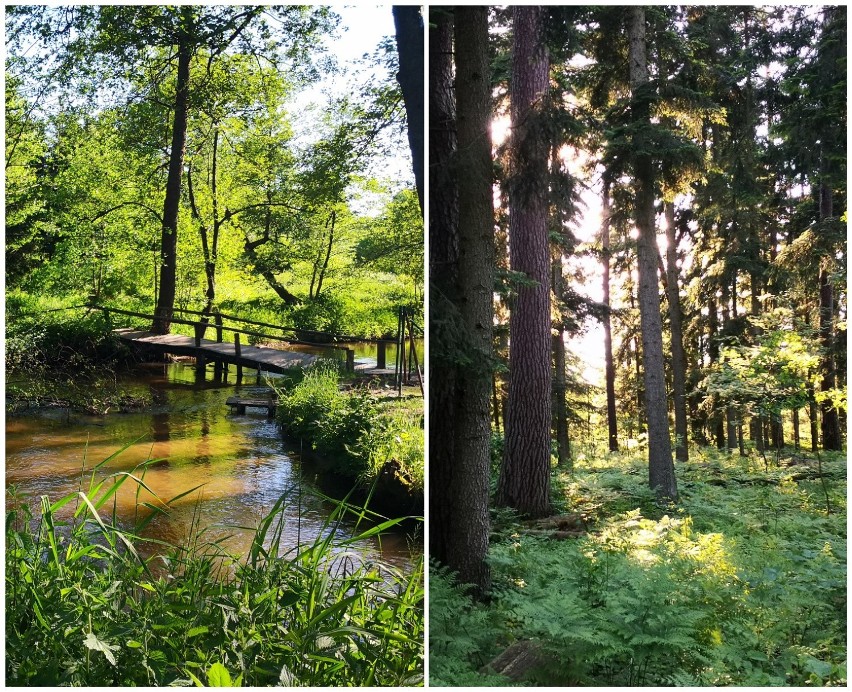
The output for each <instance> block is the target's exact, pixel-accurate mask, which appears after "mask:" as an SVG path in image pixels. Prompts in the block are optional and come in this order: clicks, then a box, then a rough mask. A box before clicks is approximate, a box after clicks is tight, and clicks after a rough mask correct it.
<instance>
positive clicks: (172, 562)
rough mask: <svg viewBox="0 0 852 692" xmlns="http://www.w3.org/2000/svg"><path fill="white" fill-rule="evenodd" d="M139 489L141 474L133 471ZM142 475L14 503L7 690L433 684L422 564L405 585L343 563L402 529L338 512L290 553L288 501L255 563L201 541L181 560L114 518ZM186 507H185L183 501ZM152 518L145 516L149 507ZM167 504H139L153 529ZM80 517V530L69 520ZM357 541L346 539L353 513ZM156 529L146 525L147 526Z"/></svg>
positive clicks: (380, 569)
mask: <svg viewBox="0 0 852 692" xmlns="http://www.w3.org/2000/svg"><path fill="white" fill-rule="evenodd" d="M135 471H136V473H137V474H139V477H140V478H141V480H137V479H134V480H131V481H130V482H131V483H133V482H137V483H139V484H140V485H142V484H143V483H144V471H143V470H142V469H136V470H135ZM131 477H132V476H131V475H130V474H126V473H121V474H116V475H114V476H111V477H108V478H107V479H105V480H104V481H103V482H101V483H100V484H98V485H97V486H96V487H92V488H90V489H89V492H80V493H78V494H73V495H69V496H68V497H65V498H62V499H60V500H59V501H57V502H54V503H53V504H51V503H50V501H49V500H48V499H47V498H43V499H42V506H41V511H40V513H39V514H38V516H35V517H33V516H32V514H31V512H30V510H29V508H28V505H27V504H26V503H21V502H20V500H21V499H22V498H16V497H14V496H13V497H12V498H11V509H10V510H9V511H8V513H7V517H6V681H7V683H8V684H10V685H47V686H57V685H82V686H102V685H117V686H137V685H143V686H160V685H192V684H196V685H206V686H210V687H227V686H241V685H247V686H265V685H275V686H277V685H285V686H293V685H309V686H349V685H392V686H399V685H415V684H418V683H420V682H422V677H423V648H422V633H423V586H422V575H423V572H422V566H421V567H418V568H415V569H413V571H412V573H411V574H410V575H409V576H403V575H402V574H401V573H400V572H399V571H398V570H396V569H394V568H392V567H389V566H387V565H382V564H377V563H363V561H361V560H360V559H359V558H357V557H354V558H353V555H352V554H350V553H349V552H347V551H348V550H349V548H350V546H352V545H353V544H355V543H357V541H359V540H363V539H364V538H366V537H369V536H373V535H376V534H379V533H381V532H382V531H384V530H386V529H387V528H389V527H390V526H392V525H393V524H394V522H385V523H382V524H376V525H370V526H369V527H367V526H366V525H365V524H361V523H360V522H361V520H363V518H364V516H365V512H364V510H358V509H353V508H350V507H347V506H346V505H345V504H340V505H339V506H338V508H337V509H336V510H335V512H333V513H332V515H331V516H330V517H329V520H328V523H327V525H326V527H325V530H324V531H322V532H320V535H319V537H318V538H317V539H316V540H315V541H314V542H313V543H312V544H306V545H301V546H298V547H297V548H294V549H291V550H289V551H287V552H283V553H282V554H281V555H280V558H279V555H278V554H279V552H282V551H281V550H280V539H281V535H282V531H283V530H284V529H285V526H284V517H285V512H284V508H285V506H286V503H287V502H288V498H287V497H286V496H285V497H282V498H281V499H280V500H279V501H278V502H277V503H276V505H275V506H274V507H273V508H272V509H271V511H270V512H269V513H268V514H267V515H266V516H265V517H264V518H263V519H262V520H261V521H260V523H259V525H258V528H257V532H256V534H255V538H254V541H253V543H252V548H251V550H250V552H249V554H248V555H245V556H240V557H237V556H231V555H228V554H227V553H226V552H225V551H224V550H223V548H222V546H221V544H219V543H218V542H217V543H208V542H206V540H205V537H204V530H203V529H202V528H201V527H196V528H195V530H196V534H195V535H194V536H191V537H190V538H189V540H188V541H187V543H186V544H185V545H184V546H181V547H177V546H169V545H158V546H157V550H158V552H159V553H162V554H163V559H162V560H160V559H159V558H157V559H149V560H144V559H143V558H141V557H140V551H141V549H142V547H143V545H144V544H145V540H144V539H143V538H140V537H139V535H138V534H139V532H140V531H141V530H142V528H143V526H144V524H145V523H146V521H147V520H146V519H142V520H141V521H140V522H139V523H138V525H137V526H135V527H133V528H131V529H125V528H121V527H119V526H116V525H115V521H114V517H110V516H109V508H110V497H112V496H113V493H114V492H115V490H116V489H117V487H118V486H120V485H121V484H123V483H124V482H126V481H128V479H130V478H131ZM175 499H177V498H175ZM146 504H147V503H146ZM164 507H166V505H160V504H157V505H156V506H152V505H150V504H149V505H148V509H146V508H145V507H142V506H140V507H139V511H140V516H141V517H144V516H146V515H148V514H149V512H150V511H152V509H156V510H157V512H163V511H167V509H164ZM70 508H76V509H75V511H74V513H73V517H69V516H68V514H69V512H68V510H69V509H70ZM350 513H351V514H352V515H353V516H354V518H355V519H356V520H357V521H358V522H359V526H360V529H359V531H357V532H356V533H358V535H357V536H355V537H353V538H349V539H341V538H339V537H338V536H337V534H336V527H337V526H338V524H339V522H340V521H341V520H342V519H343V518H344V516H345V515H348V514H350ZM149 518H150V516H149Z"/></svg>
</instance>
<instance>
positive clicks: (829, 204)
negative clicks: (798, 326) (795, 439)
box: [819, 163, 843, 451]
mask: <svg viewBox="0 0 852 692" xmlns="http://www.w3.org/2000/svg"><path fill="white" fill-rule="evenodd" d="M826 166H827V164H826V163H823V169H824V170H823V176H822V177H823V179H822V181H821V182H820V202H819V218H820V221H826V220H828V219H830V218H831V217H832V215H833V212H834V210H833V206H834V202H833V194H832V189H831V185H830V182H829V180H826V177H827V173H826V171H825V167H826ZM819 336H820V343H821V345H822V353H823V355H822V364H821V370H822V381H821V382H820V390H821V391H823V392H830V391H831V390H833V389H834V388H835V387H836V385H837V375H836V368H835V364H834V286H833V285H832V283H831V276H830V274H829V271H828V268H827V267H826V266H824V265H823V266H821V267H820V270H819ZM820 412H821V413H822V448H823V449H825V450H831V451H840V450H841V449H843V440H842V439H841V436H840V419H839V418H838V416H837V409H836V408H835V406H834V403H833V402H832V401H830V400H826V401H823V402H821V403H820Z"/></svg>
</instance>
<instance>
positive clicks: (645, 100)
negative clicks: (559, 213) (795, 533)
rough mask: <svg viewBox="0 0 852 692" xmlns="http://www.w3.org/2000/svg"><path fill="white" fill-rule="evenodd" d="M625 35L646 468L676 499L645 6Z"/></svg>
mask: <svg viewBox="0 0 852 692" xmlns="http://www.w3.org/2000/svg"><path fill="white" fill-rule="evenodd" d="M628 35H629V39H630V88H631V98H632V109H633V115H634V123H635V126H636V128H637V129H636V134H635V135H634V142H633V148H634V152H635V153H634V157H633V176H634V183H635V186H636V208H635V215H636V227H637V228H638V230H639V239H638V243H637V257H638V269H639V314H640V319H641V325H642V359H643V365H644V368H643V369H644V381H645V411H646V414H647V417H648V470H649V482H650V485H651V488H652V489H653V490H654V491H655V492H656V493H657V495H658V496H659V497H660V498H664V499H668V500H677V481H676V479H675V475H674V464H673V462H672V448H671V439H670V438H669V422H668V407H667V405H666V381H665V371H664V360H663V330H662V318H661V316H660V289H659V279H658V276H659V275H658V272H657V266H658V260H659V251H658V249H657V234H656V229H655V226H654V167H653V162H652V160H651V156H650V154H648V153H647V150H648V148H649V147H648V142H647V134H646V128H648V127H649V126H650V106H649V98H650V83H649V79H648V66H647V48H646V45H645V8H644V6H641V5H639V6H632V7H630V8H629V10H628Z"/></svg>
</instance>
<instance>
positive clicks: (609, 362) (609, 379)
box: [601, 175, 618, 452]
mask: <svg viewBox="0 0 852 692" xmlns="http://www.w3.org/2000/svg"><path fill="white" fill-rule="evenodd" d="M609 187H610V181H609V179H608V177H607V176H606V175H604V181H603V212H602V218H601V251H602V253H601V254H602V255H603V304H604V316H603V330H604V361H605V368H606V425H607V439H608V441H609V451H610V452H617V451H618V419H617V417H616V415H617V414H616V407H615V363H614V362H613V359H612V316H611V315H610V299H609V260H610V241H609V231H610V208H609V205H610V201H609Z"/></svg>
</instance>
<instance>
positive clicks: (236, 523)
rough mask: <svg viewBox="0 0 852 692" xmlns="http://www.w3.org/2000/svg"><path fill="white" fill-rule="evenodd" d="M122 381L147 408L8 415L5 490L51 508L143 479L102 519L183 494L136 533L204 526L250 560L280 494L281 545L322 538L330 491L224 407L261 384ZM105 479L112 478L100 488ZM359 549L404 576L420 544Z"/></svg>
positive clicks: (168, 377) (151, 373)
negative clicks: (122, 478)
mask: <svg viewBox="0 0 852 692" xmlns="http://www.w3.org/2000/svg"><path fill="white" fill-rule="evenodd" d="M208 377H209V375H208ZM121 383H122V385H123V386H124V387H125V388H127V389H129V390H130V391H131V392H132V393H133V394H135V395H137V396H145V397H146V398H147V399H149V400H150V401H151V402H152V403H151V405H150V406H147V407H145V409H144V410H143V411H141V412H139V413H124V414H118V413H116V414H110V415H107V416H86V415H81V414H77V413H72V412H69V411H67V410H64V409H54V410H43V411H39V412H37V413H34V414H31V415H16V416H13V417H7V420H6V485H7V488H8V487H11V486H14V487H15V488H16V490H17V492H19V493H23V494H25V495H28V496H30V497H31V498H32V501H33V502H37V501H38V498H39V496H41V495H47V496H48V498H49V499H50V501H51V502H55V501H56V500H58V499H60V498H61V497H64V496H65V495H67V494H69V493H73V492H76V491H78V490H87V489H88V488H89V487H90V483H91V482H92V480H91V479H92V478H93V477H94V479H95V482H98V481H100V480H101V479H104V478H107V477H109V476H110V475H111V474H115V473H117V472H130V473H133V474H134V475H136V476H137V477H139V478H140V479H142V480H144V484H145V486H146V487H147V488H148V490H146V489H142V488H140V486H139V484H138V483H135V482H133V481H131V480H128V481H127V482H125V484H124V485H123V486H122V487H121V489H120V490H119V491H118V492H117V493H116V495H115V497H114V498H113V499H110V501H109V502H108V503H107V504H106V505H105V506H104V507H103V509H102V510H101V513H102V514H104V513H107V514H111V512H112V511H113V508H114V509H115V512H116V514H117V517H118V519H119V523H120V524H122V525H124V526H126V527H130V526H132V525H133V523H134V518H135V517H136V516H138V515H144V514H145V513H146V512H149V511H150V510H146V509H144V508H141V509H140V508H139V503H141V502H143V501H144V502H149V503H151V504H153V505H157V506H162V507H165V505H164V504H163V502H162V501H164V500H165V501H169V500H171V499H172V498H177V497H178V496H180V495H181V494H183V493H185V492H187V491H191V492H189V493H188V494H187V495H185V496H184V497H181V498H179V499H176V500H174V501H173V502H170V503H169V505H170V507H169V510H168V515H163V516H159V515H158V516H157V517H156V518H155V519H154V520H153V521H152V522H151V524H150V525H149V526H148V527H147V528H146V530H145V532H144V534H143V535H144V536H145V537H146V538H150V539H156V540H162V541H166V542H168V543H170V544H173V545H176V544H185V543H186V541H187V540H188V537H189V536H191V535H193V534H194V533H196V531H195V529H193V526H196V527H202V528H203V535H202V538H203V540H205V541H207V540H220V539H221V540H223V541H224V545H225V546H226V547H227V549H228V550H229V551H230V552H231V553H233V554H236V555H243V554H245V552H247V550H248V548H249V546H250V545H251V540H252V537H253V529H254V527H256V526H257V524H258V522H259V520H260V518H261V517H263V516H264V515H265V514H266V513H267V512H268V510H269V509H271V508H272V506H273V505H274V504H275V503H276V502H277V501H278V499H279V498H280V497H281V496H282V495H283V494H286V495H287V498H288V499H287V502H286V509H285V516H286V523H285V526H286V527H287V529H286V530H285V532H284V537H283V540H282V546H283V549H286V548H291V547H293V546H295V545H297V544H298V543H300V542H301V543H306V542H311V541H312V540H313V539H314V538H315V537H316V536H318V535H320V534H322V533H324V532H326V531H328V530H329V529H328V527H327V518H328V516H329V513H330V512H331V510H332V508H333V505H332V503H330V502H328V501H325V500H323V499H322V498H320V497H318V494H319V492H320V491H319V488H318V486H317V481H320V485H323V487H326V484H324V483H322V480H323V479H321V478H317V475H316V472H315V471H314V470H313V469H312V468H311V465H310V462H309V461H308V460H305V461H302V460H301V459H300V456H299V454H298V453H294V452H293V451H291V450H288V449H287V448H286V447H285V445H284V443H283V442H282V441H281V437H280V434H279V432H278V429H277V427H276V426H275V423H274V422H272V421H269V420H267V419H266V415H265V413H264V412H262V411H258V410H257V409H249V412H248V414H247V415H242V416H238V415H233V414H231V413H230V412H229V409H228V407H227V406H226V405H225V399H227V398H228V397H229V396H233V395H236V394H239V395H241V396H246V397H251V396H253V395H254V396H257V395H258V394H259V393H260V392H266V391H268V390H267V389H266V388H265V387H257V386H252V385H243V386H240V387H237V386H235V385H233V384H231V385H228V384H222V383H213V382H210V381H206V382H200V381H197V380H196V376H195V373H194V370H193V368H192V367H191V366H189V365H182V364H169V365H155V366H149V367H147V368H144V369H140V370H138V371H136V372H135V373H134V374H132V375H128V376H126V377H124V378H122V381H121ZM125 446H126V449H123V448H124V447H125ZM110 457H112V458H111V459H110V460H109V461H107V463H106V464H104V465H103V466H102V467H100V468H98V469H97V470H95V471H93V467H95V466H97V465H98V464H100V463H101V462H103V461H104V460H106V459H109V458H110ZM146 462H148V463H146ZM140 465H144V466H140ZM325 480H331V479H325ZM111 483H112V480H110V479H108V480H107V481H106V483H105V485H104V490H106V489H107V488H108V487H109V485H110V484H111ZM72 504H73V503H72ZM70 509H71V505H69V510H70ZM239 527H243V528H239ZM364 528H365V527H364V526H363V525H362V526H361V529H362V530H363V529H364ZM355 531H356V529H355V526H354V521H344V523H343V524H342V526H341V527H340V528H339V530H338V535H339V536H340V537H343V538H345V537H349V536H351V535H353V534H354V532H355ZM149 550H150V551H153V550H154V548H149ZM357 550H358V552H359V553H360V555H361V557H362V559H364V560H381V561H384V562H388V563H391V564H394V565H396V566H398V567H402V568H405V567H406V566H407V565H408V564H409V563H410V560H411V558H412V554H413V553H412V551H414V553H419V552H421V551H422V547H421V545H420V544H419V542H418V541H417V540H414V541H412V539H411V537H410V536H409V535H407V534H406V533H405V532H404V531H396V532H394V533H391V534H387V535H385V536H383V537H382V538H381V539H380V540H368V541H365V542H363V543H361V544H359V546H358V548H357ZM145 552H146V553H148V554H150V552H149V551H148V550H146V551H145Z"/></svg>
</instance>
